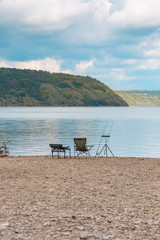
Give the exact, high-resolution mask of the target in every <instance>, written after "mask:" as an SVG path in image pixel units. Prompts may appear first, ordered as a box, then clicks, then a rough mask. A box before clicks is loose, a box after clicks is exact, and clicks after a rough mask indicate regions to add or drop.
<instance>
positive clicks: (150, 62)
mask: <svg viewBox="0 0 160 240" xmlns="http://www.w3.org/2000/svg"><path fill="white" fill-rule="evenodd" d="M137 68H138V69H141V70H158V69H160V59H157V58H150V59H143V60H142V61H141V63H140V64H139V65H138V66H137Z"/></svg>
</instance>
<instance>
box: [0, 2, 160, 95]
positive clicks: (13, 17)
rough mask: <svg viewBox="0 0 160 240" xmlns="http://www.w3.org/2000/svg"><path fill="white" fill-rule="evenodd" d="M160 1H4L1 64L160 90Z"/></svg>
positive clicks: (119, 86) (113, 85) (125, 87)
mask: <svg viewBox="0 0 160 240" xmlns="http://www.w3.org/2000/svg"><path fill="white" fill-rule="evenodd" d="M159 11H160V1H159V0H0V67H11V68H18V69H35V70H45V71H49V72H51V73H52V72H63V73H70V74H75V75H83V76H91V77H94V78H96V79H97V80H99V81H101V82H103V83H105V84H107V85H108V86H109V87H110V88H112V89H114V90H134V89H135V90H138V89H139V90H160V13H159Z"/></svg>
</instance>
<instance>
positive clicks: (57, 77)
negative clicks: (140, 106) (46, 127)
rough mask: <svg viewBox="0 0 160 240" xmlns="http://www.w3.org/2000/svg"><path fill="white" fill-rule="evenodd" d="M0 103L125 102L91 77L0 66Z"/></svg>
mask: <svg viewBox="0 0 160 240" xmlns="http://www.w3.org/2000/svg"><path fill="white" fill-rule="evenodd" d="M0 106H127V104H126V102H125V101H124V100H123V99H122V98H121V97H120V96H119V95H117V94H115V92H114V91H112V90H111V89H110V88H109V87H108V86H106V85H105V84H103V83H101V82H100V81H97V80H96V79H93V78H91V77H88V76H87V77H83V76H75V75H70V74H62V73H52V74H51V73H49V72H44V71H34V70H18V69H9V68H1V69H0Z"/></svg>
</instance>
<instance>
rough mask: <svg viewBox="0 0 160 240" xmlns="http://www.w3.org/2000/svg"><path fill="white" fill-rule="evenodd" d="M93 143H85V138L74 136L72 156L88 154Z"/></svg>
mask: <svg viewBox="0 0 160 240" xmlns="http://www.w3.org/2000/svg"><path fill="white" fill-rule="evenodd" d="M92 147H93V145H87V144H86V138H74V156H76V155H77V156H78V157H79V156H80V155H81V156H86V157H87V156H90V150H91V148H92Z"/></svg>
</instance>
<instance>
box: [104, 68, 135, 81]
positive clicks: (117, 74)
mask: <svg viewBox="0 0 160 240" xmlns="http://www.w3.org/2000/svg"><path fill="white" fill-rule="evenodd" d="M108 78H109V79H111V80H112V81H129V80H132V79H133V78H134V77H131V76H126V75H125V72H124V70H123V69H121V68H112V69H111V72H110V74H109V75H108Z"/></svg>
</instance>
